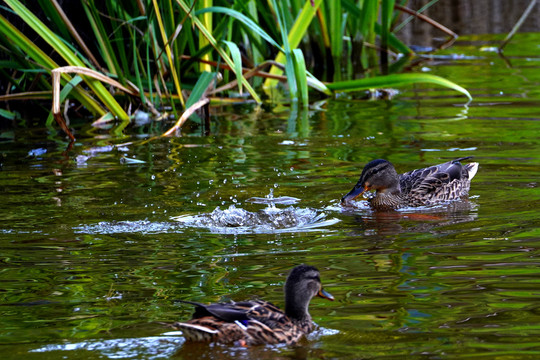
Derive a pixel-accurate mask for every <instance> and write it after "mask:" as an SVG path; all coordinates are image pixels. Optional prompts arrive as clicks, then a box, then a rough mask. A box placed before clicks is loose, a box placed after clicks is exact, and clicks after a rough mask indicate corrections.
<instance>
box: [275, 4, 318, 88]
mask: <svg viewBox="0 0 540 360" xmlns="http://www.w3.org/2000/svg"><path fill="white" fill-rule="evenodd" d="M321 2H322V0H314V1H313V4H314V5H312V1H306V2H305V3H304V7H303V9H302V12H301V13H300V14H299V15H298V17H297V18H296V21H295V23H294V25H293V27H292V28H291V30H290V32H289V34H288V37H287V41H288V43H289V46H290V47H291V48H296V47H298V44H300V41H301V40H302V38H303V37H304V35H305V34H306V31H307V29H308V27H309V25H310V24H311V21H312V20H313V17H314V16H315V14H316V11H317V9H318V8H319V5H320V4H321ZM282 30H283V29H282ZM285 60H286V59H285V54H284V53H279V54H278V55H277V57H276V59H275V61H276V62H278V63H281V64H283V63H285ZM269 72H270V74H272V75H278V74H280V73H281V70H280V69H279V68H277V67H276V66H272V68H271V69H270V71H269ZM276 85H277V80H275V79H271V78H267V79H266V80H265V82H264V87H266V88H271V87H275V86H276Z"/></svg>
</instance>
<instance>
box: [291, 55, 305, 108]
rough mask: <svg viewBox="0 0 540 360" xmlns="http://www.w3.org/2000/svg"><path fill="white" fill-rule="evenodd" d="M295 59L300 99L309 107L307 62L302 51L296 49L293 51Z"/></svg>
mask: <svg viewBox="0 0 540 360" xmlns="http://www.w3.org/2000/svg"><path fill="white" fill-rule="evenodd" d="M292 55H293V59H294V68H295V73H296V82H297V84H298V88H299V90H300V97H301V99H302V103H303V105H304V106H308V105H309V94H308V84H307V75H306V61H305V60H304V54H303V53H302V50H300V49H294V50H293V51H292Z"/></svg>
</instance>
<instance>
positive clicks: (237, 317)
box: [173, 265, 334, 346]
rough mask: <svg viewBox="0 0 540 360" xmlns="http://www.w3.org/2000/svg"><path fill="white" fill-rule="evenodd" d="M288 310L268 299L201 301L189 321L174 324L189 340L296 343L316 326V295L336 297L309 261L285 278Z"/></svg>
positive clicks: (327, 297)
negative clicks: (313, 314)
mask: <svg viewBox="0 0 540 360" xmlns="http://www.w3.org/2000/svg"><path fill="white" fill-rule="evenodd" d="M284 290H285V311H281V310H280V309H279V308H277V307H276V306H274V305H273V304H271V303H270V302H268V301H264V300H247V301H241V302H230V303H219V304H210V305H205V304H199V303H195V302H191V301H184V302H185V303H188V304H191V305H194V306H195V313H194V314H193V317H192V319H191V320H188V321H187V322H177V323H174V324H173V327H175V328H176V329H178V330H182V333H183V334H184V337H185V338H186V340H187V341H198V342H218V343H236V344H239V345H243V346H246V345H259V344H280V343H283V344H288V345H292V344H295V343H296V342H297V341H298V340H299V339H300V338H301V337H302V336H303V335H305V334H308V333H310V332H311V331H312V330H313V322H312V320H311V316H310V315H309V312H308V306H309V303H310V301H311V299H312V298H313V297H314V296H320V297H323V298H326V299H329V300H334V298H333V297H332V295H330V294H329V293H328V292H326V291H325V290H324V289H323V288H322V286H321V280H320V276H319V271H318V270H317V269H316V268H315V267H313V266H309V265H299V266H296V267H295V268H293V269H292V270H291V272H290V274H289V276H288V277H287V281H286V282H285V287H284Z"/></svg>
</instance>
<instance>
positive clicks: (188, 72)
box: [0, 0, 470, 120]
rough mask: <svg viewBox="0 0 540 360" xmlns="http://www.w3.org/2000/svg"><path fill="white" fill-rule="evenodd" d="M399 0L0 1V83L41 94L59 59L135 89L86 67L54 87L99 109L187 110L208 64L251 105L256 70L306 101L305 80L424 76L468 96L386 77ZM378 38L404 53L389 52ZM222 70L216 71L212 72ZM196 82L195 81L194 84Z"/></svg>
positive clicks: (334, 85)
mask: <svg viewBox="0 0 540 360" xmlns="http://www.w3.org/2000/svg"><path fill="white" fill-rule="evenodd" d="M394 3H395V0H381V1H353V0H342V1H328V2H324V1H322V0H310V1H305V0H288V1H284V0H268V1H264V2H263V1H255V0H250V1H245V0H229V1H226V0H204V1H203V0H201V1H189V0H146V1H145V0H136V1H125V0H113V1H107V2H94V1H80V2H64V3H63V6H64V8H63V7H61V6H60V5H59V3H58V2H57V1H56V0H52V1H38V2H35V1H30V0H6V1H5V4H6V6H5V7H4V8H2V9H1V11H0V31H2V33H3V34H4V35H5V36H3V37H1V38H0V46H2V48H3V51H4V53H5V57H4V61H2V62H0V81H1V82H3V83H4V84H10V85H11V86H12V88H13V90H12V91H19V92H21V93H23V92H30V91H41V92H43V91H51V79H50V73H51V71H52V70H53V69H55V68H58V67H61V66H66V65H72V66H79V67H86V68H89V69H92V70H96V71H98V72H101V73H102V74H105V75H106V76H108V77H110V78H112V79H115V80H117V81H118V82H119V83H120V84H122V85H123V86H125V87H127V88H130V89H133V92H132V94H131V95H130V96H121V97H120V96H114V95H116V94H117V93H116V94H112V93H111V91H110V89H108V88H106V87H105V85H104V84H103V83H101V82H100V81H99V80H96V79H94V78H90V77H86V76H84V75H82V76H81V77H80V78H76V81H72V78H71V77H70V76H69V75H68V74H62V80H61V81H62V85H63V86H67V85H68V84H70V85H71V86H73V85H75V87H74V88H73V91H72V90H71V88H70V89H69V90H65V91H62V94H61V96H60V97H61V98H62V99H64V98H69V99H74V100H76V101H78V102H80V103H81V104H82V105H83V106H84V107H85V108H86V109H87V110H89V111H90V112H92V113H94V114H95V115H96V116H103V115H104V114H106V113H107V112H110V113H111V114H112V115H114V116H115V117H116V118H118V119H122V120H126V119H127V118H128V114H127V113H126V111H127V109H129V108H131V107H132V106H133V105H134V104H135V105H136V107H139V108H140V107H141V106H142V107H143V108H146V109H149V110H151V111H153V112H154V113H155V114H156V115H157V114H158V113H159V111H158V110H155V109H160V108H163V107H164V106H170V107H172V109H173V112H177V111H178V110H180V109H185V108H186V107H187V105H188V103H187V98H189V103H191V104H193V103H195V102H196V101H198V100H200V99H201V98H204V97H207V96H208V94H207V92H206V91H204V90H206V87H204V88H203V89H202V91H201V87H202V86H203V85H204V86H207V85H208V84H209V81H210V80H209V75H208V74H209V73H216V72H223V77H222V78H223V79H225V81H233V80H234V81H235V83H231V84H229V86H223V85H224V84H219V87H220V88H223V89H226V90H221V92H226V91H231V90H232V91H235V92H236V91H238V92H240V93H242V91H243V90H245V91H246V92H247V93H249V96H250V97H251V99H253V101H255V102H256V103H260V102H261V98H260V92H259V91H257V90H256V89H260V88H258V87H259V86H260V85H261V77H262V78H263V79H265V81H264V88H272V89H275V88H276V87H277V85H278V81H281V82H282V83H285V82H286V83H287V84H288V93H289V96H290V98H291V100H292V101H293V102H296V101H298V100H299V99H300V101H301V102H302V103H303V104H304V105H307V104H308V102H309V98H308V96H309V91H308V88H309V87H310V88H312V89H315V90H317V91H318V92H321V93H324V94H326V95H331V94H332V93H333V92H334V91H343V90H350V89H358V88H365V87H369V88H371V87H390V86H401V85H404V84H410V83H415V82H424V81H428V82H431V83H435V84H437V85H441V86H444V87H448V88H450V89H454V90H457V91H459V92H461V93H463V94H465V95H467V96H468V97H469V98H470V95H469V94H468V93H467V91H466V90H465V89H463V88H461V87H459V86H458V85H456V84H454V83H452V82H451V81H449V80H444V79H441V78H437V79H435V78H433V77H429V76H425V75H422V74H418V75H412V76H410V75H409V74H405V76H403V77H400V76H397V74H393V75H389V76H388V77H387V76H381V74H383V75H386V74H387V73H388V74H392V73H393V72H394V71H401V69H403V68H404V65H405V64H406V63H407V59H408V58H409V56H410V55H411V54H412V51H411V50H410V49H409V48H408V47H407V46H406V45H405V44H403V43H402V42H401V41H400V40H398V39H397V37H396V36H395V35H394V34H393V33H392V26H393V24H394V20H395V16H396V12H395V11H394ZM73 4H75V5H73ZM69 9H71V11H64V10H69ZM74 11H75V12H74ZM74 13H76V16H75V15H74ZM77 17H81V18H80V19H79V18H77ZM379 19H380V20H379ZM21 25H24V26H21ZM19 29H24V31H21V30H19ZM308 42H314V43H318V44H319V46H318V47H317V48H318V49H320V50H317V51H319V52H316V53H314V52H313V51H315V50H312V49H315V47H311V46H309V45H308ZM373 45H377V46H380V48H381V49H383V50H388V51H392V52H393V53H398V54H401V55H403V56H401V58H400V59H399V60H398V61H395V62H392V60H391V59H389V58H388V56H387V55H380V54H379V52H378V51H376V50H375V48H374V47H373ZM311 59H316V61H317V62H325V61H326V62H325V63H323V64H322V65H323V66H322V67H319V68H323V69H325V70H324V73H323V74H319V75H317V77H318V78H317V77H315V76H313V75H312V74H311V73H310V71H311V72H312V71H313V67H314V62H313V60H311ZM268 60H274V61H275V62H277V63H280V64H281V66H272V68H271V69H270V71H269V73H270V75H268V74H267V73H261V72H254V73H255V76H254V77H253V76H252V75H253V73H252V74H250V75H249V76H247V75H246V73H248V72H249V71H250V70H251V69H253V68H255V67H256V66H257V65H260V64H262V63H264V62H265V61H268ZM308 60H309V61H308ZM270 63H271V62H270ZM319 65H320V64H319ZM379 69H380V70H379ZM263 70H264V69H263ZM283 70H285V74H284V75H285V76H284V77H283V76H282V73H283ZM361 77H363V79H360V80H350V79H358V78H361ZM217 78H221V77H215V76H212V79H217ZM81 80H82V81H81ZM323 81H326V83H323ZM216 87H218V86H216ZM194 88H195V89H196V90H197V91H195V92H194V93H192V91H193V90H192V89H194ZM190 93H191V94H190ZM29 94H30V93H29ZM133 94H135V96H134V95H133ZM219 95H220V96H221V97H223V96H226V94H219ZM28 96H30V95H28ZM51 97H52V94H51ZM240 100H241V101H245V99H243V98H242V99H240ZM177 109H178V110H177Z"/></svg>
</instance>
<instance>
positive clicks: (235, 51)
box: [223, 40, 242, 94]
mask: <svg viewBox="0 0 540 360" xmlns="http://www.w3.org/2000/svg"><path fill="white" fill-rule="evenodd" d="M223 43H224V44H225V45H227V47H228V48H229V51H230V52H231V58H232V61H233V63H234V73H235V74H236V80H237V81H238V92H240V94H241V93H242V55H241V54H240V49H239V48H238V45H236V44H235V43H233V42H232V41H227V40H224V41H223Z"/></svg>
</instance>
